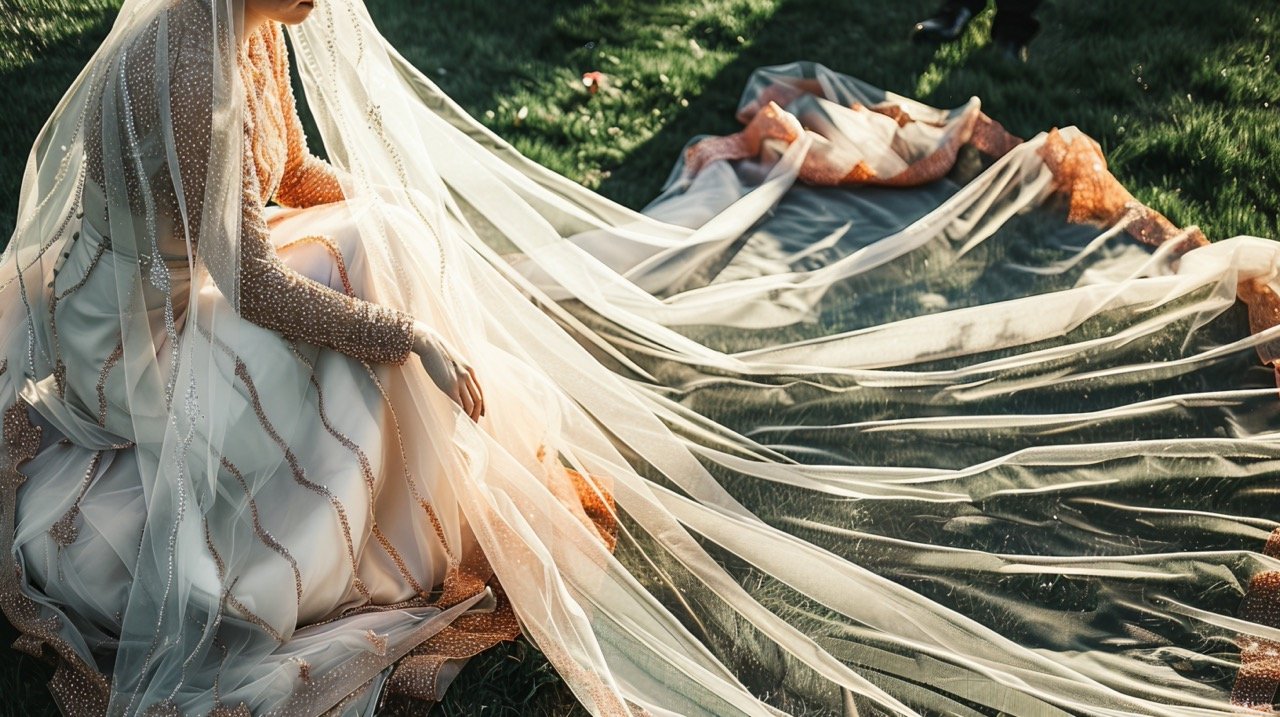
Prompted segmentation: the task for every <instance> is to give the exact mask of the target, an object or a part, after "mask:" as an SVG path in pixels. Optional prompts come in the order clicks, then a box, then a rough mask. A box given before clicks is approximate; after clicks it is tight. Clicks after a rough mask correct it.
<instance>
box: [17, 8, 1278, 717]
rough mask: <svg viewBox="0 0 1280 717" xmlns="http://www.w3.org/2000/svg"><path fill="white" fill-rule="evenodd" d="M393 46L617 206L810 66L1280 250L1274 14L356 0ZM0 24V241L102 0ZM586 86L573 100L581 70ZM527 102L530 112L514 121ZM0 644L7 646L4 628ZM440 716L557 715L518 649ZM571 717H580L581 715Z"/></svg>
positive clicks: (38, 686)
mask: <svg viewBox="0 0 1280 717" xmlns="http://www.w3.org/2000/svg"><path fill="white" fill-rule="evenodd" d="M369 2H370V6H371V7H370V9H371V12H372V14H373V16H374V18H375V19H376V20H378V21H379V23H380V24H381V26H382V27H383V28H384V30H385V32H386V33H387V35H388V37H389V39H390V40H391V42H392V43H393V44H394V45H396V46H397V47H398V48H400V50H401V51H402V52H403V53H404V54H405V55H406V57H408V58H409V59H410V60H411V61H413V62H414V63H415V64H417V65H418V66H419V67H420V68H422V69H423V70H425V71H426V72H427V74H429V75H431V76H432V77H433V78H434V79H435V80H436V81H437V82H439V83H440V85H441V86H442V87H443V88H444V89H445V90H446V91H448V92H449V93H450V94H451V95H452V96H454V97H455V98H456V99H458V100H459V101H460V102H461V103H462V104H463V106H465V107H467V108H468V109H469V110H470V111H471V112H472V113H473V114H474V115H476V116H477V117H479V118H480V119H481V120H482V121H483V122H485V123H486V124H488V125H489V126H490V127H492V128H493V129H495V130H496V131H497V132H498V133H499V134H500V135H502V136H503V137H505V138H507V139H508V140H510V141H511V142H513V143H514V144H515V146H516V147H517V148H519V149H520V150H521V151H523V152H525V153H526V154H527V155H529V156H530V157H532V158H533V159H535V160H537V161H538V162H541V163H543V164H545V165H547V166H549V167H551V168H553V169H555V170H556V171H559V172H562V173H564V174H566V175H568V176H569V177H572V178H573V179H575V180H577V181H580V182H582V183H584V184H586V185H587V186H589V187H592V188H595V189H598V190H599V191H600V192H602V193H604V194H605V195H607V196H609V197H612V198H614V199H616V200H618V201H620V202H622V203H624V204H628V205H630V206H633V207H639V206H643V205H644V204H645V203H646V202H647V201H648V199H649V198H651V197H653V196H654V195H655V194H656V193H657V192H658V190H659V188H660V186H661V184H662V182H663V181H664V179H665V178H666V175H667V172H668V170H669V168H670V167H671V164H672V162H673V161H674V159H675V158H676V156H677V155H678V153H679V151H680V149H681V148H682V147H683V146H684V144H685V143H686V142H687V141H688V139H689V138H690V137H692V136H694V135H697V134H702V133H711V134H723V133H727V132H731V131H734V130H735V129H736V125H735V122H734V120H733V111H734V109H735V107H736V105H737V99H738V96H739V93H740V92H741V88H742V86H743V84H744V82H745V80H746V79H747V77H748V75H749V74H750V72H751V70H752V69H753V68H755V67H758V66H761V65H769V64H777V63H782V62H789V61H791V60H795V59H808V60H814V61H817V62H821V63H824V64H826V65H828V66H830V67H832V68H835V69H838V70H840V71H843V72H847V73H849V74H852V75H855V76H858V77H860V78H862V79H864V80H867V81H869V82H871V83H873V84H876V85H878V86H881V87H884V88H886V89H889V90H893V91H895V92H899V93H902V94H906V95H912V96H916V97H918V98H920V99H922V100H924V101H926V102H930V103H932V104H935V105H940V106H953V105H957V104H959V103H961V102H963V101H965V100H966V99H968V97H970V96H971V95H977V96H979V97H981V98H982V99H983V102H984V106H985V109H986V111H987V113H988V114H990V115H991V116H993V117H995V118H996V119H998V120H1000V121H1001V122H1002V123H1004V124H1005V126H1006V127H1007V128H1009V129H1010V130H1011V131H1013V132H1014V133H1016V134H1020V135H1022V136H1031V135H1034V134H1035V133H1037V132H1039V131H1042V130H1045V129H1048V128H1049V127H1053V126H1065V125H1073V124H1074V125H1077V126H1079V127H1081V128H1082V129H1083V130H1084V131H1085V132H1087V133H1088V134H1090V135H1092V136H1093V137H1094V138H1096V139H1097V140H1098V141H1099V142H1100V143H1101V144H1102V146H1103V148H1104V149H1105V150H1106V152H1107V155H1108V157H1109V158H1110V161H1111V164H1112V168H1113V170H1114V171H1115V173H1116V174H1117V176H1118V177H1119V178H1120V179H1121V181H1123V182H1124V183H1125V184H1126V186H1128V187H1129V188H1130V190H1131V191H1132V192H1133V193H1134V194H1135V195H1137V197H1138V198H1139V199H1141V200H1142V201H1144V202H1146V203H1148V204H1150V205H1151V206H1153V207H1155V208H1156V209H1158V210H1160V211H1162V212H1164V213H1165V214H1167V215H1168V216H1169V217H1170V218H1171V219H1172V220H1173V221H1174V222H1175V223H1177V224H1180V225H1189V224H1198V225H1199V226H1201V227H1202V228H1203V229H1204V230H1205V232H1206V233H1207V234H1208V235H1209V236H1210V237H1211V238H1223V237H1228V236H1233V235H1236V234H1254V235H1258V236H1265V237H1280V225H1278V224H1277V216H1280V191H1277V189H1278V188H1280V182H1278V181H1277V176H1276V173H1277V172H1278V171H1280V109H1278V107H1277V105H1278V104H1280V72H1278V70H1277V68H1278V66H1280V46H1277V45H1278V42H1277V39H1276V38H1280V6H1277V5H1276V3H1275V2H1274V0H1231V1H1225V0H1224V1H1222V2H1211V1H1209V0H1199V1H1198V2H1177V3H1175V2H1168V1H1167V0H1094V1H1092V2H1069V1H1067V0H1060V1H1059V2H1050V3H1047V4H1046V7H1045V8H1044V9H1043V11H1042V13H1041V19H1042V20H1043V22H1044V31H1043V33H1042V35H1041V37H1040V38H1038V39H1037V40H1036V41H1035V43H1034V44H1033V45H1032V58H1031V62H1030V63H1029V64H1028V65H1027V66H1025V67H1009V66H1006V65H1004V64H1003V63H1001V62H1000V61H999V60H998V59H997V58H995V57H994V56H993V55H992V53H991V52H990V51H989V49H990V48H989V47H987V44H988V41H987V38H986V35H985V32H984V30H985V29H986V28H987V27H988V26H989V24H990V17H989V14H988V15H984V16H982V17H981V18H979V21H978V22H976V23H975V24H974V27H973V28H972V29H971V30H970V31H969V32H968V33H967V34H966V35H965V36H964V37H963V39H962V40H961V41H959V42H957V43H954V44H952V45H948V46H944V47H941V48H937V47H927V46H914V45H911V44H909V43H907V42H905V38H906V30H907V28H908V27H909V26H910V24H911V22H913V21H914V20H916V19H918V18H919V17H921V16H923V15H924V14H927V12H928V11H929V10H931V9H932V7H933V0H912V1H911V2H893V1H890V0H864V1H863V2H855V1H854V0H846V1H844V2H834V1H833V0H651V1H646V2H642V1H639V0H635V1H627V0H487V1H485V2H480V1H479V0H439V1H437V2H430V3H427V2H413V3H409V2H403V1H401V2H392V1H391V0H369ZM17 4H18V9H17V11H9V12H6V13H4V16H3V17H0V90H2V91H3V93H2V95H0V96H3V97H4V98H5V102H6V106H5V109H4V121H3V122H0V142H3V143H4V144H3V146H4V148H5V150H4V152H3V154H0V233H2V234H3V236H5V237H7V236H8V235H9V234H10V233H11V231H12V227H13V221H14V215H15V212H16V208H17V198H18V187H19V184H20V179H21V173H22V169H23V166H24V163H25V161H26V153H27V150H28V148H29V147H30V145H31V142H32V140H33V139H34V137H35V135H36V133H37V132H38V131H39V128H40V126H41V125H42V124H43V122H44V121H45V118H46V117H47V114H48V112H49V111H50V110H51V109H52V108H53V106H54V105H55V104H56V102H57V101H58V98H59V97H60V95H61V93H62V92H63V90H64V89H65V88H66V87H67V85H68V84H69V83H70V82H71V80H72V79H73V78H74V76H75V74H76V73H77V72H78V71H79V69H80V68H81V67H82V66H83V64H84V62H85V60H87V58H88V57H89V55H90V54H91V53H92V52H93V50H94V48H95V47H96V46H97V44H98V43H99V42H100V41H101V39H102V38H103V37H104V36H105V35H106V33H107V31H108V30H109V28H110V24H111V21H112V18H113V16H114V8H115V7H116V6H118V2H117V0H80V1H78V2H71V1H70V0H17ZM588 70H600V71H601V72H604V73H605V74H606V75H607V76H608V78H607V81H606V82H607V84H606V87H605V89H604V90H602V91H601V92H600V93H599V94H596V95H590V94H588V93H587V92H586V91H585V88H584V87H583V86H582V84H581V82H580V79H579V78H580V77H581V75H582V73H583V72H585V71H588ZM522 108H527V109H526V110H525V111H524V112H522V111H521V110H522ZM0 628H3V629H0V640H3V642H5V643H8V642H10V641H11V640H12V637H13V635H12V633H11V631H9V629H8V627H7V625H3V623H2V622H0ZM48 674H49V673H48V670H47V669H46V668H44V667H43V666H42V665H40V664H38V663H35V662H34V661H32V660H29V659H26V658H21V657H19V656H18V655H17V653H14V652H12V651H8V650H4V651H0V695H3V697H4V699H3V700H0V717H7V716H9V715H41V714H53V713H54V710H53V707H52V705H51V703H50V701H49V699H48V697H47V694H46V691H45V689H44V687H43V684H44V682H45V681H46V680H47V678H48ZM459 679H460V682H459V683H458V685H457V686H456V687H455V689H454V690H453V691H451V692H450V694H449V695H448V699H447V701H446V703H445V704H444V705H442V706H441V707H439V708H438V709H437V712H438V713H443V714H450V715H462V714H481V713H483V714H492V715H504V714H511V715H514V714H557V715H558V714H569V713H573V712H574V711H575V709H576V708H575V705H574V703H573V700H572V698H571V696H570V695H569V694H568V692H567V690H566V689H565V688H564V687H563V685H562V684H560V683H559V682H558V681H557V680H556V679H555V678H554V674H553V673H552V671H551V670H550V668H549V666H548V665H547V663H546V661H545V660H544V659H543V658H542V657H541V656H540V655H538V654H537V653H536V651H534V650H532V649H531V648H530V647H529V646H528V645H527V644H526V643H517V644H516V645H513V646H506V647H504V648H501V649H499V650H495V651H493V652H491V653H489V654H486V655H484V656H482V657H480V658H478V659H476V660H475V661H474V663H473V664H472V665H471V666H470V667H469V668H468V669H467V671H466V672H465V673H464V675H463V676H462V677H460V678H459ZM578 711H579V712H580V710H578Z"/></svg>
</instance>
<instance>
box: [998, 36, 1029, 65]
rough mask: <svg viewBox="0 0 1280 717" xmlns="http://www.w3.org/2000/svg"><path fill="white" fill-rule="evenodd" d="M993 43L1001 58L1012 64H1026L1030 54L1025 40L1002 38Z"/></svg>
mask: <svg viewBox="0 0 1280 717" xmlns="http://www.w3.org/2000/svg"><path fill="white" fill-rule="evenodd" d="M992 45H993V46H994V47H995V50H996V54H997V55H999V57H1000V59H1002V60H1004V61H1005V62H1008V63H1009V64H1011V65H1021V64H1024V63H1025V62H1026V61H1027V57H1028V56H1029V53H1028V52H1027V44H1026V43H1025V42H1018V41H1017V40H1008V39H1004V38H1001V39H997V40H994V41H993V42H992Z"/></svg>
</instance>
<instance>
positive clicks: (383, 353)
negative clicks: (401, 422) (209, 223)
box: [239, 125, 413, 364]
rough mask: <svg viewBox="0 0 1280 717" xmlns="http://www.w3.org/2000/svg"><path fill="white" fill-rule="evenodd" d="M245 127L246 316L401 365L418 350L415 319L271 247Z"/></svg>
mask: <svg viewBox="0 0 1280 717" xmlns="http://www.w3.org/2000/svg"><path fill="white" fill-rule="evenodd" d="M253 140H254V138H253V135H252V130H251V128H250V127H248V126H247V125H246V128H245V159H244V161H245V167H246V169H247V171H245V172H244V197H243V214H242V217H241V225H240V264H239V265H240V315H241V316H243V317H244V318H245V319H247V320H249V321H252V322H253V323H255V324H258V325H259V326H262V327H264V328H268V329H272V330H274V331H279V332H280V333H281V334H283V335H284V336H285V338H288V339H296V340H300V341H305V342H307V343H311V344H316V345H318V346H324V347H326V348H331V349H334V350H335V351H339V352H341V353H344V354H346V355H348V356H351V357H354V358H357V359H360V360H362V361H368V362H371V363H394V364H401V363H404V362H405V360H407V359H408V357H409V354H410V352H411V351H412V350H413V318H412V317H410V316H409V315H408V314H405V313H403V312H400V311H397V310H395V309H392V308H390V307H386V306H380V305H378V304H374V303H372V302H369V301H364V300H361V299H358V298H355V297H353V296H347V295H346V294H343V293H340V292H337V291H334V290H333V289H331V288H329V287H328V286H325V285H324V284H321V283H319V282H316V281H313V280H311V279H309V278H307V277H305V276H303V275H301V274H299V273H298V272H296V271H294V270H293V269H291V268H289V267H288V266H286V265H285V264H284V262H282V261H281V260H280V257H279V255H277V254H276V250H275V247H274V246H272V245H271V241H270V239H269V237H270V233H269V231H270V230H269V229H268V228H267V224H266V221H265V220H264V219H263V217H262V204H261V200H260V199H259V197H260V191H261V190H260V189H259V187H258V175H257V172H254V171H253V169H252V167H253V165H252V162H253V155H252V142H253Z"/></svg>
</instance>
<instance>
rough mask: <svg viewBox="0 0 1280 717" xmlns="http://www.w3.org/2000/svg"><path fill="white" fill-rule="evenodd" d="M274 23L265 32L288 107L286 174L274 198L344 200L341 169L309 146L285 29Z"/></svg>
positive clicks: (307, 202)
mask: <svg viewBox="0 0 1280 717" xmlns="http://www.w3.org/2000/svg"><path fill="white" fill-rule="evenodd" d="M272 24H273V25H274V28H273V31H269V32H266V33H264V39H265V40H266V45H267V50H268V52H270V53H271V63H272V70H273V72H274V74H275V83H276V91H277V92H279V93H280V106H281V107H282V108H283V109H284V123H285V128H284V129H285V142H286V144H287V146H288V159H287V160H286V161H285V166H284V176H283V177H282V178H281V180H280V186H279V188H278V189H276V195H275V197H274V199H275V201H276V203H277V204H279V205H281V206H284V207H299V208H302V207H313V206H316V205H318V204H329V203H330V202H340V201H342V200H343V198H344V197H343V194H342V184H341V183H340V181H339V178H338V172H337V170H336V169H334V167H333V165H331V164H329V163H328V162H326V161H324V160H323V159H320V158H319V157H316V156H315V155H313V154H311V151H310V150H309V149H307V136H306V133H305V132H304V131H303V129H302V120H301V119H300V118H299V117H298V104H297V101H296V100H295V99H294V96H293V86H292V85H291V84H290V83H289V54H288V52H287V51H286V50H285V46H284V30H283V29H281V27H280V26H279V25H278V24H275V23H272Z"/></svg>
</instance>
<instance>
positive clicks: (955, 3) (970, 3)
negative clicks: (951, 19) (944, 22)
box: [938, 0, 987, 15]
mask: <svg viewBox="0 0 1280 717" xmlns="http://www.w3.org/2000/svg"><path fill="white" fill-rule="evenodd" d="M986 7H987V0H946V1H945V2H943V3H942V9H941V10H939V11H938V13H939V14H943V13H953V12H955V11H956V10H959V9H960V8H965V9H966V10H968V11H969V12H971V13H973V14H974V15H977V14H978V13H980V12H982V11H983V10H985V9H986Z"/></svg>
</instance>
